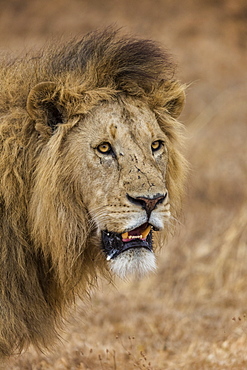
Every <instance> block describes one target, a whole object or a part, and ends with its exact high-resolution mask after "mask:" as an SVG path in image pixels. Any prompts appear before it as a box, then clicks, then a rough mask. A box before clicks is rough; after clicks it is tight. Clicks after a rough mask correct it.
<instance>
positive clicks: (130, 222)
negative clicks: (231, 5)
mask: <svg viewBox="0 0 247 370" xmlns="http://www.w3.org/2000/svg"><path fill="white" fill-rule="evenodd" d="M67 140H68V145H69V146H71V149H70V150H73V147H76V148H77V158H79V160H77V163H76V165H75V166H74V170H75V177H77V181H78V182H79V184H80V185H79V186H80V188H81V191H82V196H83V202H84V204H85V207H86V209H87V212H88V214H89V218H90V220H91V222H92V223H93V225H94V227H95V228H96V230H97V235H98V237H99V238H101V239H102V248H103V251H104V253H105V256H106V259H107V260H108V261H109V264H110V266H111V268H112V270H113V271H114V272H116V273H117V274H118V275H121V276H125V275H126V274H128V273H142V272H145V271H146V270H150V269H153V268H154V267H155V258H154V254H153V250H152V230H160V229H163V228H165V227H166V224H167V222H168V220H169V216H170V211H169V208H170V206H169V197H168V193H167V189H166V181H165V177H166V166H167V159H168V153H167V148H166V135H165V134H164V132H163V131H162V130H161V128H160V126H159V124H158V123H157V120H156V118H155V115H154V113H152V112H151V110H150V109H149V108H148V107H147V106H145V104H143V103H136V104H133V103H131V104H130V103H125V104H120V103H118V102H110V103H102V104H101V105H100V106H98V107H96V108H94V109H93V110H92V111H91V112H90V113H89V114H88V115H87V116H86V118H83V119H81V120H80V122H79V123H78V125H77V127H75V128H74V129H73V130H72V131H71V133H70V134H69V137H68V139H67ZM78 148H79V149H78ZM78 167H79V168H78ZM78 174H80V175H79V177H78Z"/></svg>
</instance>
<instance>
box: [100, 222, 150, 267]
mask: <svg viewBox="0 0 247 370" xmlns="http://www.w3.org/2000/svg"><path fill="white" fill-rule="evenodd" d="M102 245H103V251H104V252H105V254H106V259H107V261H109V260H111V259H114V258H116V257H117V256H118V255H119V254H121V253H123V252H125V251H127V250H129V249H133V248H145V249H148V250H149V251H152V249H153V248H152V226H151V225H150V224H149V223H147V222H146V223H145V224H143V225H141V226H139V227H137V228H135V229H133V230H131V231H128V232H125V233H123V234H119V233H115V232H110V231H106V230H104V231H102Z"/></svg>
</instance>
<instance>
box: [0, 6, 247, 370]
mask: <svg viewBox="0 0 247 370" xmlns="http://www.w3.org/2000/svg"><path fill="white" fill-rule="evenodd" d="M110 24H116V25H117V26H119V27H123V31H124V32H128V33H131V34H134V35H139V36H141V37H146V38H151V39H154V40H157V41H158V42H160V43H161V44H162V45H163V46H164V47H166V48H168V50H170V51H171V52H172V53H173V55H174V59H175V61H176V62H177V63H178V65H179V68H178V73H177V74H178V77H179V79H181V80H182V81H183V82H185V83H189V84H190V87H189V88H188V91H187V104H186V107H185V110H184V113H183V114H182V117H181V120H182V122H183V123H184V124H185V125H186V127H187V133H188V135H187V136H188V139H187V143H186V147H187V149H186V156H187V158H188V160H189V162H190V164H191V171H190V175H189V179H188V184H187V187H188V191H187V196H186V199H185V205H184V215H183V219H182V220H181V225H180V226H179V228H178V230H177V233H176V235H175V237H174V238H173V239H172V238H171V239H170V241H169V243H168V244H167V245H166V246H165V247H164V248H163V250H162V252H161V253H160V255H159V256H158V263H159V268H158V271H157V273H156V274H154V275H152V276H149V277H147V278H145V279H143V280H141V281H129V282H121V281H117V282H116V287H112V286H109V285H108V284H107V283H106V282H105V281H102V282H101V283H100V285H101V286H100V289H99V290H97V291H95V292H94V294H93V296H92V299H91V301H90V302H87V303H82V302H79V303H78V306H77V309H76V311H75V312H73V315H71V317H70V319H69V323H66V325H65V331H64V333H62V338H63V340H62V342H61V343H58V344H57V346H56V347H55V349H54V352H53V353H46V354H40V353H37V352H35V351H34V349H32V348H30V349H29V350H28V351H27V352H26V353H25V354H23V355H22V356H20V357H17V358H14V359H12V360H11V361H10V363H9V364H8V365H6V369H15V370H17V369H18V370H29V369H30V370H31V369H37V370H38V369H40V370H41V369H61V370H63V369H83V370H84V369H91V370H95V369H96V370H98V369H100V370H108V369H109V370H111V369H115V370H116V369H117V370H122V369H124V370H125V369H126V370H129V369H130V370H131V369H149V370H154V369H155V370H156V369H160V370H163V369H188V370H191V369H200V370H201V369H245V368H247V351H246V346H247V316H246V315H247V286H246V285H247V284H246V281H247V245H246V240H247V99H246V98H247V69H246V66H247V3H246V1H245V0H198V1H197V0H184V1H182V2H181V1H179V0H136V1H133V0H125V1H124V0H104V1H100V0H54V1H49V0H22V1H20V0H0V35H1V37H0V52H1V51H3V50H8V51H11V52H13V53H19V52H21V51H22V50H29V49H30V48H33V47H34V48H36V47H40V46H42V45H43V44H44V43H45V42H46V41H47V40H48V39H50V38H51V37H61V36H62V37H63V38H65V39H67V38H70V37H71V36H76V35H82V34H84V33H85V32H88V31H90V30H94V29H96V28H99V27H104V26H108V25H110Z"/></svg>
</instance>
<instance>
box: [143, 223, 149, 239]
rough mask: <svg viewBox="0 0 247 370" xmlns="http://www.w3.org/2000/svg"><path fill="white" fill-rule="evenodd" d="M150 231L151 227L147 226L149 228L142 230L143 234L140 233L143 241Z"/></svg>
mask: <svg viewBox="0 0 247 370" xmlns="http://www.w3.org/2000/svg"><path fill="white" fill-rule="evenodd" d="M150 230H151V226H150V225H149V226H148V227H147V228H146V230H144V231H143V233H142V238H143V239H145V238H146V237H147V236H148V234H149V233H150Z"/></svg>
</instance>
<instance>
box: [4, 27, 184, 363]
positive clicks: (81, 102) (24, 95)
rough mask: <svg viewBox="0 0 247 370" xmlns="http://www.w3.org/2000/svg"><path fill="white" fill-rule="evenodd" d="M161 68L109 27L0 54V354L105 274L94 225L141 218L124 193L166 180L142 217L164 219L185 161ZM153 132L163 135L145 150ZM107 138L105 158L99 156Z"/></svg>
mask: <svg viewBox="0 0 247 370" xmlns="http://www.w3.org/2000/svg"><path fill="white" fill-rule="evenodd" d="M172 73H173V70H172V66H171V63H170V62H169V59H168V58H167V56H166V55H165V54H163V53H162V52H161V51H160V49H159V48H158V47H157V46H156V45H155V44H153V43H151V42H149V41H136V40H132V39H128V38H123V39H121V38H118V37H117V36H116V34H115V32H114V31H109V30H108V31H105V32H103V33H96V34H91V35H89V36H87V37H86V38H85V39H83V40H81V41H79V42H75V41H73V42H71V43H68V44H67V45H65V46H59V47H57V48H50V49H48V52H43V53H40V54H38V55H32V56H26V57H25V58H23V59H21V60H12V61H10V60H9V59H5V60H3V61H2V63H1V67H0V81H1V88H0V237H1V241H0V357H1V356H8V355H10V354H11V353H13V352H15V351H16V350H22V348H24V347H25V346H26V345H28V344H29V343H33V344H34V345H35V346H37V347H45V346H47V345H48V344H49V343H50V342H51V341H52V339H53V337H54V335H55V332H56V327H57V325H59V323H60V317H61V316H62V315H63V314H64V313H65V312H66V309H67V307H68V306H69V304H71V302H73V300H74V298H75V295H76V294H80V295H83V292H85V291H86V290H87V288H88V285H89V284H91V283H92V282H93V281H94V280H95V279H96V276H97V273H98V272H101V273H103V274H105V275H108V272H109V264H108V262H107V261H106V259H105V257H104V254H103V253H102V250H101V246H100V244H101V241H100V237H99V233H100V231H101V230H109V229H110V230H111V231H112V232H115V233H121V232H123V231H124V230H127V229H128V230H129V229H131V228H134V227H136V226H138V225H139V224H141V223H145V222H146V220H145V219H144V218H145V216H144V213H143V212H144V211H143V210H140V211H139V208H140V207H137V206H136V205H133V204H132V203H130V202H128V199H127V198H126V194H130V195H131V196H129V198H131V199H134V198H135V197H138V196H139V195H141V196H148V195H150V194H151V195H152V196H153V195H155V194H160V193H164V191H166V189H167V190H168V193H169V202H168V201H165V202H164V204H162V205H160V206H159V207H157V209H155V210H154V211H153V212H152V216H151V218H150V220H151V221H150V223H152V224H153V225H155V226H156V228H164V224H165V223H167V224H168V221H169V218H170V213H171V214H172V216H173V217H176V212H177V211H178V208H179V204H180V200H181V195H182V190H183V182H184V173H185V171H184V170H185V167H186V164H185V161H184V159H183V157H182V156H181V155H180V153H179V151H178V149H177V147H176V145H177V142H178V141H180V139H181V136H182V134H181V127H180V124H179V123H178V122H177V121H176V117H177V115H178V114H177V112H176V109H178V111H180V106H181V105H182V99H183V98H182V97H181V96H182V95H183V87H182V86H181V85H180V84H179V83H178V82H176V81H173V80H172ZM36 86H38V88H36ZM54 122H55V123H54ZM55 126H56V127H55ZM155 140H156V141H157V140H159V141H162V143H164V148H163V149H162V151H161V152H157V154H156V153H152V152H151V150H150V144H149V142H152V141H155ZM109 141H111V143H112V146H114V151H115V152H114V155H111V156H109V155H108V156H105V155H104V154H102V153H99V151H97V147H98V146H99V144H100V143H102V142H109ZM163 198H165V197H163ZM165 229H166V227H165ZM165 231H166V230H165ZM125 253H126V252H125ZM138 253H139V252H138ZM143 254H145V252H143ZM126 256H127V253H126ZM131 256H132V255H131V253H129V254H128V258H129V259H131V258H132V257H131ZM137 257H138V258H139V259H138V258H137ZM144 257H145V256H144ZM121 258H122V257H121ZM121 258H119V259H118V265H117V266H115V267H114V268H113V270H114V269H115V270H117V272H120V275H121V271H120V270H121ZM141 258H142V252H140V253H139V254H138V255H137V252H136V255H135V264H140V262H139V260H140V259H141ZM145 258H146V259H148V257H145ZM122 261H123V263H126V261H128V259H125V260H124V258H122ZM136 261H137V262H136ZM147 264H148V262H147ZM143 266H144V269H145V263H144V265H143ZM127 268H128V267H125V268H124V269H125V270H127ZM133 268H134V267H133ZM147 269H149V267H147ZM125 270H124V271H125ZM123 275H124V274H123ZM109 276H110V274H109Z"/></svg>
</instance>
